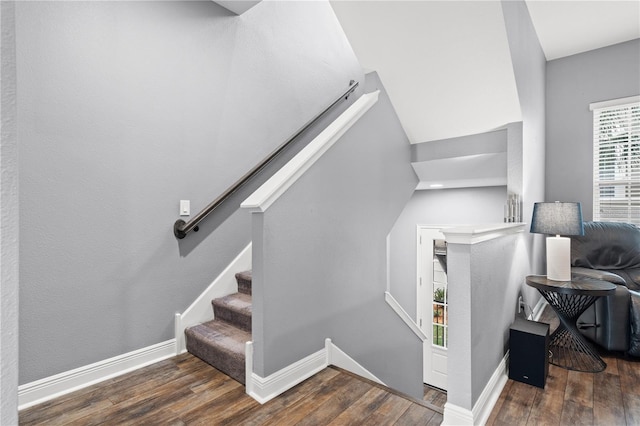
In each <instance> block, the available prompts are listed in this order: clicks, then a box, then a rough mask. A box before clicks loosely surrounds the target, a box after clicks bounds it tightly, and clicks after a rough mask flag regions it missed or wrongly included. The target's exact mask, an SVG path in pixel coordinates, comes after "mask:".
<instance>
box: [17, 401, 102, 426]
mask: <svg viewBox="0 0 640 426" xmlns="http://www.w3.org/2000/svg"><path fill="white" fill-rule="evenodd" d="M111 407H113V404H112V403H111V401H109V400H108V399H103V400H100V401H98V402H95V403H90V404H89V405H85V406H78V405H76V404H74V408H73V409H69V410H62V411H56V413H55V414H54V413H51V414H48V415H46V416H39V413H30V414H29V415H24V416H23V415H22V414H20V424H21V425H52V426H53V425H68V424H71V423H74V422H77V421H78V420H80V419H82V418H84V417H87V416H95V415H96V414H97V413H100V412H103V411H106V410H108V409H109V408H111Z"/></svg>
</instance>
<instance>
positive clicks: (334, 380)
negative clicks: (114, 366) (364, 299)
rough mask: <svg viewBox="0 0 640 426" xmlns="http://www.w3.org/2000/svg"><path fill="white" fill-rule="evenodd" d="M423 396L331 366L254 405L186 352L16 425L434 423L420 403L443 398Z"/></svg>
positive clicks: (39, 409)
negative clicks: (406, 394) (418, 398)
mask: <svg viewBox="0 0 640 426" xmlns="http://www.w3.org/2000/svg"><path fill="white" fill-rule="evenodd" d="M440 395H441V393H440ZM438 398H439V399H438ZM425 399H428V400H429V402H422V401H419V402H416V401H412V400H410V399H407V398H404V397H402V396H400V395H398V394H397V393H394V392H389V391H388V390H387V389H386V388H383V387H381V386H379V385H377V384H374V383H372V382H369V381H367V380H361V379H359V378H357V377H355V376H354V375H352V374H350V373H347V372H344V371H342V370H339V369H336V368H332V367H330V368H326V369H324V370H323V371H321V372H320V373H318V374H316V375H315V376H313V377H311V378H310V379H308V380H306V381H304V382H302V383H301V384H299V385H298V386H296V387H294V388H292V389H290V390H289V391H287V392H285V393H283V394H282V395H280V396H279V397H277V398H275V399H273V400H271V401H269V402H268V403H266V404H264V405H260V404H258V403H257V402H256V401H254V400H253V399H252V398H250V397H249V396H247V395H246V394H245V388H244V386H242V385H241V384H239V383H238V382H236V381H235V380H233V379H231V378H229V377H228V376H226V375H224V374H222V373H221V372H219V371H218V370H216V369H214V368H212V367H210V366H209V365H207V364H205V363H204V362H202V361H200V360H199V359H198V358H195V357H193V356H192V355H190V354H184V355H180V356H178V357H175V358H171V359H168V360H165V361H162V362H159V363H157V364H153V365H151V366H149V367H145V368H142V369H140V370H136V371H134V372H132V373H129V374H126V375H123V376H120V377H116V378H114V379H111V380H107V381H105V382H102V383H99V384H97V385H94V386H91V387H89V388H86V389H82V390H79V391H77V392H74V393H71V394H68V395H65V396H62V397H60V398H57V399H55V400H52V401H49V402H45V403H43V404H40V405H38V406H35V407H31V408H28V409H25V410H23V411H21V412H20V424H21V425H69V424H72V425H98V424H105V425H129V424H130V425H134V424H135V425H142V424H146V425H160V424H162V425H176V426H177V425H199V424H206V425H278V426H280V425H357V424H363V425H364V424H366V425H438V424H440V423H441V422H442V414H441V410H438V409H437V408H435V409H433V410H432V409H429V408H427V407H426V405H428V404H429V403H435V404H440V403H441V402H442V403H444V402H443V401H441V400H442V397H441V396H440V397H439V396H438V395H437V392H429V393H428V395H427V392H425ZM438 411H440V412H438Z"/></svg>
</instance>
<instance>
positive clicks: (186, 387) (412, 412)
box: [20, 311, 640, 426]
mask: <svg viewBox="0 0 640 426" xmlns="http://www.w3.org/2000/svg"><path fill="white" fill-rule="evenodd" d="M541 321H545V322H549V323H551V324H552V329H553V328H554V327H555V325H556V324H557V320H556V319H555V315H554V314H553V313H552V312H550V311H545V314H544V315H543V317H542V319H541ZM602 356H603V358H604V359H605V361H606V363H607V368H606V370H605V371H603V372H601V373H580V372H576V371H568V370H565V369H562V368H560V367H556V366H554V365H550V366H549V376H548V378H547V383H546V387H545V389H544V390H543V389H540V388H537V387H534V386H530V385H526V384H524V383H520V382H515V381H512V380H509V381H508V382H507V384H506V386H505V388H504V390H503V391H502V394H501V395H500V398H499V399H498V402H497V403H496V405H495V407H494V409H493V411H492V413H491V416H490V418H489V420H488V422H487V424H488V425H577V424H584V425H592V424H593V425H600V424H602V425H640V360H638V359H633V358H625V357H624V356H621V355H619V354H609V353H603V354H602ZM445 402H446V393H443V392H440V391H438V390H436V389H432V388H429V387H425V392H424V402H416V401H413V400H411V399H407V398H404V397H403V396H401V395H398V394H397V393H395V392H393V391H388V390H387V389H386V388H383V387H381V386H379V385H376V384H375V383H372V382H369V381H367V380H364V379H360V378H357V377H355V376H353V375H352V374H350V373H347V372H344V371H342V370H339V369H336V368H332V367H330V368H327V369H325V370H323V371H321V372H320V373H318V374H317V375H315V376H314V377H312V378H310V379H308V380H306V381H304V382H303V383H301V384H299V385H298V386H296V387H294V388H292V389H290V390H289V391H287V392H285V393H284V394H282V395H280V396H279V397H277V398H275V399H273V400H272V401H269V402H268V403H266V404H264V405H260V404H258V403H257V402H255V401H254V400H253V399H251V398H250V397H248V396H247V395H246V394H245V390H244V387H243V386H242V385H240V384H239V383H238V382H236V381H235V380H233V379H231V378H229V377H227V376H226V375H224V374H222V373H220V372H219V371H218V370H216V369H214V368H211V367H209V366H208V365H207V364H205V363H204V362H202V361H200V360H199V359H197V358H195V357H193V356H191V355H189V354H184V355H180V356H178V357H175V358H171V359H168V360H165V361H162V362H159V363H157V364H153V365H151V366H149V367H145V368H143V369H140V370H136V371H134V372H132V373H129V374H126V375H123V376H120V377H116V378H114V379H111V380H107V381H105V382H103V383H99V384H97V385H94V386H91V387H89V388H86V389H82V390H79V391H77V392H74V393H71V394H68V395H65V396H62V397H60V398H57V399H55V400H52V401H49V402H46V403H43V404H40V405H38V406H35V407H32V408H29V409H26V410H23V411H21V412H20V424H21V425H36V424H46V425H69V424H72V425H97V424H106V425H115V424H117V425H127V424H132V425H133V424H135V425H140V424H147V425H156V424H162V425H176V426H177V425H197V424H207V425H222V424H229V425H297V424H299V425H304V424H307V425H355V424H366V425H436V424H440V423H441V422H442V407H443V406H444V403H445ZM430 408H431V409H430Z"/></svg>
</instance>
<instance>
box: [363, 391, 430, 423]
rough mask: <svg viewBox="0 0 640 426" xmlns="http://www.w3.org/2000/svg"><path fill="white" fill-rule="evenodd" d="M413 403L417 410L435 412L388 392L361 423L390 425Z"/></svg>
mask: <svg viewBox="0 0 640 426" xmlns="http://www.w3.org/2000/svg"><path fill="white" fill-rule="evenodd" d="M413 405H415V406H416V407H418V408H416V410H417V411H420V410H422V411H424V412H425V413H435V411H433V410H429V409H428V408H426V407H424V406H421V405H417V404H412V403H411V401H409V400H407V399H405V398H402V397H401V396H398V395H394V394H390V395H389V398H387V399H386V400H385V401H384V403H383V404H382V405H380V407H379V408H378V409H377V410H376V411H375V412H373V413H372V414H371V415H370V416H368V417H367V418H366V419H365V420H364V422H363V424H365V425H391V424H394V423H396V422H397V421H398V419H400V417H402V415H403V414H404V413H405V412H406V411H407V409H408V408H409V407H410V406H413Z"/></svg>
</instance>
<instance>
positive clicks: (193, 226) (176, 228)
mask: <svg viewBox="0 0 640 426" xmlns="http://www.w3.org/2000/svg"><path fill="white" fill-rule="evenodd" d="M358 85H359V83H358V82H357V81H354V80H351V81H350V82H349V89H347V91H345V92H344V93H342V94H341V95H340V96H339V97H338V98H337V99H336V100H335V101H333V102H332V103H331V104H330V105H329V106H328V107H326V108H325V109H324V110H322V112H320V113H319V114H318V115H316V116H315V117H313V118H312V119H311V120H309V121H308V122H307V123H306V124H305V125H304V126H302V127H301V128H300V129H299V130H298V131H297V132H296V133H294V135H293V136H291V137H290V138H289V139H287V140H286V141H285V142H283V143H282V144H280V145H279V146H278V147H277V148H276V149H275V150H273V151H272V152H271V153H270V154H269V155H267V156H266V157H265V158H264V159H263V160H262V161H260V163H258V164H256V165H255V166H254V167H253V168H252V169H251V170H249V171H248V172H247V173H245V174H244V175H243V176H242V177H241V178H240V179H238V180H237V181H236V182H235V183H234V184H233V185H231V186H230V187H229V188H227V190H226V191H224V192H223V193H222V194H221V195H220V196H218V197H217V198H216V199H215V200H213V201H212V202H211V203H209V204H208V205H207V206H206V207H205V208H204V209H202V210H201V211H200V212H199V213H198V214H196V215H195V216H193V217H192V218H191V219H190V220H189V221H188V222H185V221H184V220H182V219H178V220H176V222H175V223H174V224H173V234H174V235H175V236H176V238H178V239H183V238H184V237H186V236H187V234H188V233H189V232H191V231H194V232H198V224H199V223H200V222H201V221H202V220H204V218H206V217H207V216H209V215H210V214H211V213H212V212H213V211H214V210H215V209H216V208H217V207H218V206H220V205H221V204H222V203H223V202H224V201H225V200H226V199H227V198H229V197H230V196H231V195H233V194H234V193H235V192H236V191H238V190H239V189H240V188H242V186H244V185H245V184H246V183H247V182H249V181H250V180H251V179H252V178H253V177H254V176H255V175H257V174H258V173H259V172H260V171H261V170H262V169H264V168H265V167H266V166H267V165H268V164H269V163H271V161H273V160H274V159H275V158H276V157H277V156H278V155H280V154H281V153H282V152H283V151H284V150H285V149H286V148H287V146H289V145H290V144H291V143H292V142H293V141H295V140H296V139H297V138H298V137H299V136H300V135H301V134H302V133H304V132H305V131H306V130H307V129H308V128H309V127H311V126H312V125H313V123H315V122H316V121H318V119H320V118H321V117H322V116H323V115H325V114H326V113H327V112H328V111H329V110H331V108H333V107H334V106H335V105H336V104H338V103H339V102H340V101H341V100H342V98H344V99H345V100H346V99H348V98H349V95H351V94H352V93H353V92H354V91H355V90H356V88H357V87H358Z"/></svg>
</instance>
